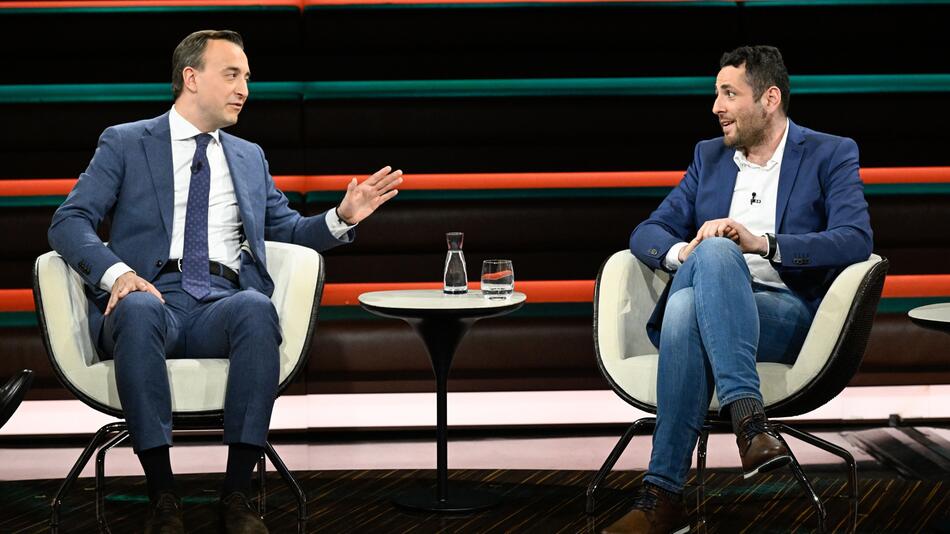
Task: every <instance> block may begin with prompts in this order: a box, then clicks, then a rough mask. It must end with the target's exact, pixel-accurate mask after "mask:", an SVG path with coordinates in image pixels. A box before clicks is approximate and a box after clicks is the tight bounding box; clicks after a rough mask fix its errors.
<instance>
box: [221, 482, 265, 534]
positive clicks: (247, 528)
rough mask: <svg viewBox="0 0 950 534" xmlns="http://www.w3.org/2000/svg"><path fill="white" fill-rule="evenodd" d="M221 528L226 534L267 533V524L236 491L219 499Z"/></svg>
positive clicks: (244, 497) (243, 496)
mask: <svg viewBox="0 0 950 534" xmlns="http://www.w3.org/2000/svg"><path fill="white" fill-rule="evenodd" d="M220 512H221V528H222V530H224V532H227V534H267V525H265V524H264V521H263V520H261V518H260V517H259V516H258V515H257V512H255V511H254V510H252V509H251V505H250V504H248V502H247V497H246V496H245V495H244V494H243V493H241V492H238V491H235V492H234V493H232V494H230V495H228V496H227V497H225V498H223V499H221V504H220Z"/></svg>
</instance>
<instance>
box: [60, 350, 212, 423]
mask: <svg viewBox="0 0 950 534" xmlns="http://www.w3.org/2000/svg"><path fill="white" fill-rule="evenodd" d="M166 366H167V368H168V383H169V384H170V386H171V394H172V410H173V411H175V412H176V413H177V412H203V411H209V410H220V409H221V407H222V406H224V394H225V391H226V390H227V384H228V360H227V359H219V358H202V359H174V360H168V361H167V362H166ZM70 379H71V381H72V383H73V385H74V386H75V387H77V388H78V389H79V390H80V391H82V393H84V394H85V395H86V396H87V397H89V398H90V399H92V400H94V401H96V402H98V403H100V404H104V405H106V406H108V407H110V408H113V409H116V410H121V409H122V404H121V403H120V402H119V392H118V390H117V389H116V386H115V362H113V361H112V360H107V361H103V362H97V363H94V364H92V365H89V366H88V367H86V368H84V369H82V370H74V371H73V372H72V374H71V375H70Z"/></svg>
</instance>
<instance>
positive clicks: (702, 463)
mask: <svg viewBox="0 0 950 534" xmlns="http://www.w3.org/2000/svg"><path fill="white" fill-rule="evenodd" d="M708 444H709V429H708V428H703V430H702V431H701V432H700V433H699V443H697V444H696V517H697V521H696V528H697V530H699V531H700V532H705V528H706V447H707V445H708Z"/></svg>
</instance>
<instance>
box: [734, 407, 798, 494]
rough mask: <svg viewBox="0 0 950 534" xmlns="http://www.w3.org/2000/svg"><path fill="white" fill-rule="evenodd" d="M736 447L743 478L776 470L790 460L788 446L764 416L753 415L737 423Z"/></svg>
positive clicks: (759, 414)
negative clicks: (740, 460) (740, 461)
mask: <svg viewBox="0 0 950 534" xmlns="http://www.w3.org/2000/svg"><path fill="white" fill-rule="evenodd" d="M736 445H738V446H739V458H741V459H742V476H743V478H749V477H751V476H755V475H757V474H759V473H765V472H766V471H771V470H773V469H777V468H779V467H782V466H783V465H786V464H788V462H790V461H791V460H792V455H791V453H789V452H788V446H787V445H785V441H784V440H782V437H781V436H779V434H778V432H777V431H776V430H775V429H773V428H772V425H770V424H769V420H768V419H767V418H766V417H765V414H761V413H754V414H752V415H750V416H748V417H746V418H745V419H743V420H742V421H739V432H738V433H736Z"/></svg>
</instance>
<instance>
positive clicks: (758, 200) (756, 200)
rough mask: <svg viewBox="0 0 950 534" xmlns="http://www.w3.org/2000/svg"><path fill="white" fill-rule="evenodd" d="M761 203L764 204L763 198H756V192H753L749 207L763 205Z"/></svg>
mask: <svg viewBox="0 0 950 534" xmlns="http://www.w3.org/2000/svg"><path fill="white" fill-rule="evenodd" d="M761 203H762V199H761V198H755V192H753V193H752V198H751V199H749V205H750V206H751V205H752V204H761Z"/></svg>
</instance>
